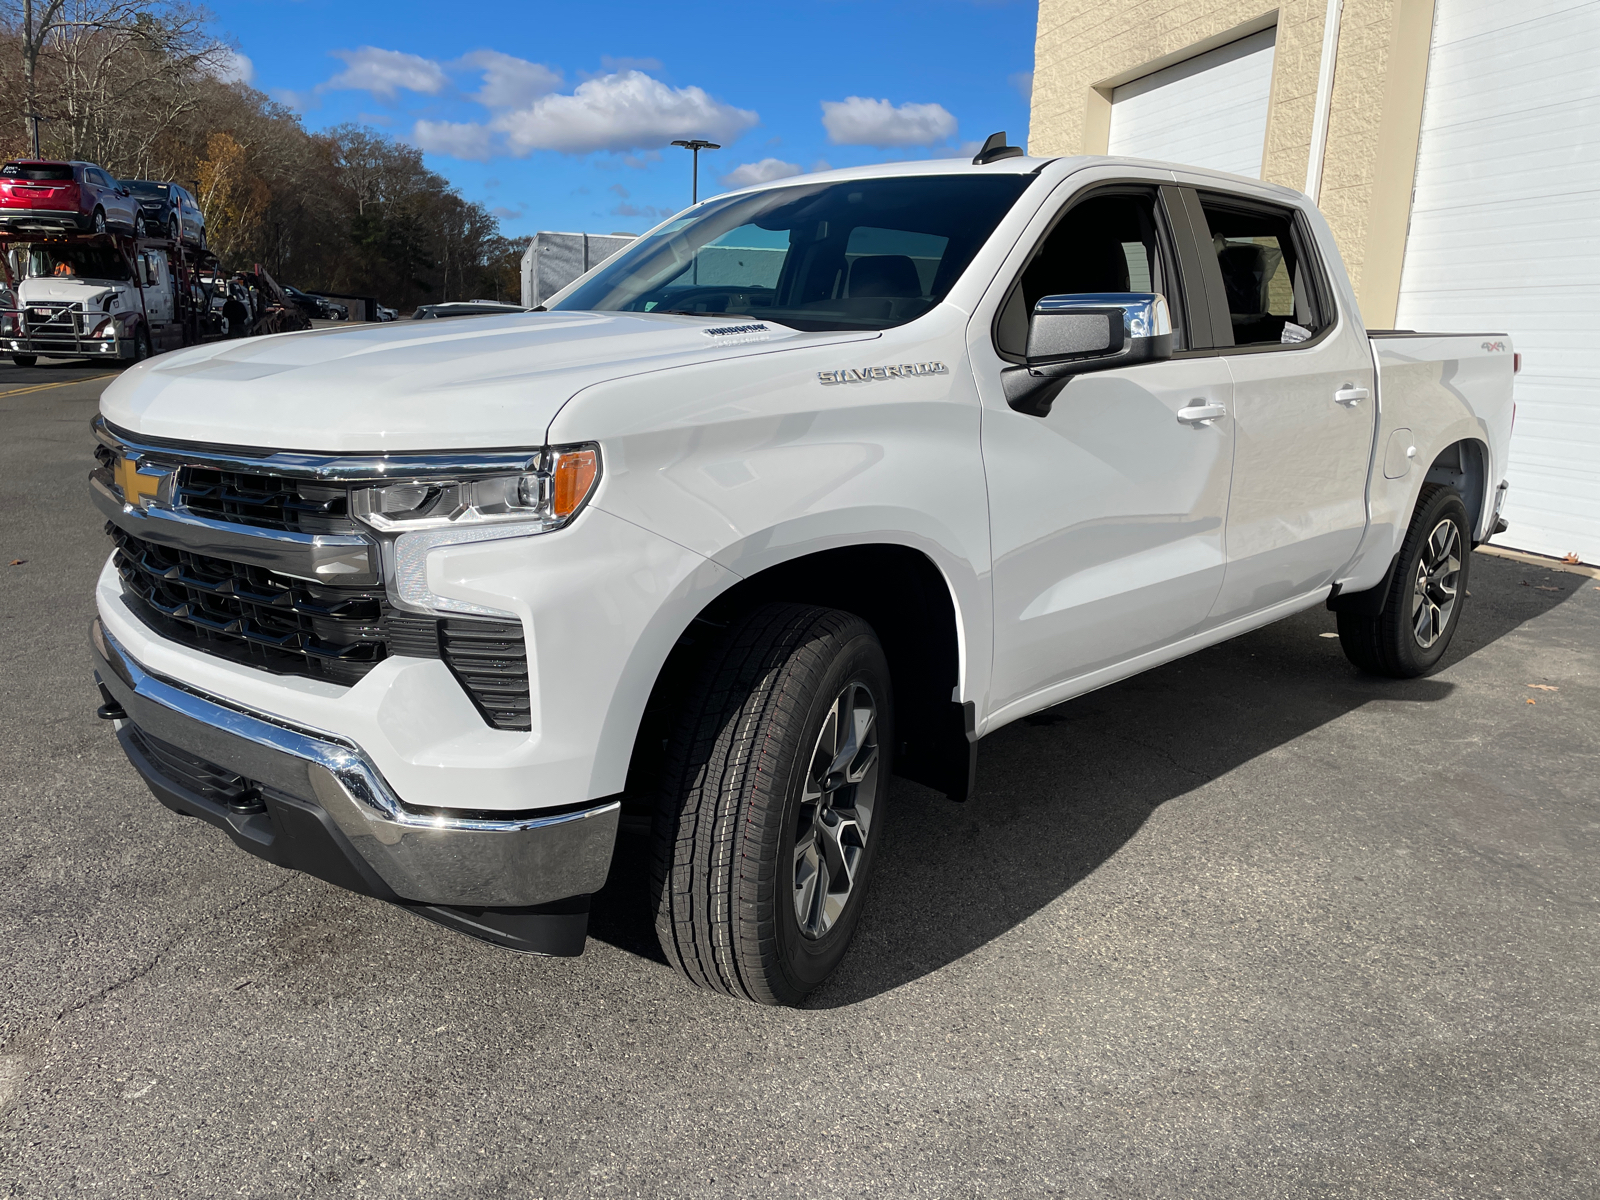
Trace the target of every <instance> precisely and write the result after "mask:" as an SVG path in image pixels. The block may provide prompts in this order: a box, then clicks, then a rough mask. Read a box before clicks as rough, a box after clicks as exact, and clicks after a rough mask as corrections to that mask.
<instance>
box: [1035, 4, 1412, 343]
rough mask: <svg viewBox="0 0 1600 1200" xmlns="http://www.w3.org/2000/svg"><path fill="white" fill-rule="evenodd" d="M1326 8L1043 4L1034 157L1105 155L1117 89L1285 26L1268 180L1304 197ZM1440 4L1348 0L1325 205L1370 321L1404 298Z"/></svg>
mask: <svg viewBox="0 0 1600 1200" xmlns="http://www.w3.org/2000/svg"><path fill="white" fill-rule="evenodd" d="M1326 15H1327V4H1326V0H1284V2H1283V3H1282V4H1280V5H1277V6H1270V7H1269V6H1266V5H1263V4H1262V3H1261V0H1133V2H1132V3H1121V2H1119V0H1040V4H1039V32H1038V41H1037V44H1036V47H1035V52H1034V76H1033V112H1032V122H1031V125H1030V130H1029V136H1028V142H1029V145H1028V149H1029V152H1030V153H1032V154H1040V155H1066V154H1104V153H1105V151H1106V145H1107V139H1108V136H1109V133H1110V126H1111V91H1112V89H1113V88H1115V87H1116V86H1117V85H1119V84H1123V83H1127V82H1129V81H1131V80H1134V79H1138V78H1140V77H1142V76H1144V75H1147V74H1149V73H1150V72H1151V71H1155V70H1159V69H1160V68H1162V67H1165V66H1170V65H1172V64H1173V63H1177V62H1181V61H1183V60H1184V59H1186V58H1190V57H1192V56H1194V55H1195V54H1200V53H1203V52H1204V51H1206V50H1210V49H1212V48H1214V47H1216V46H1221V45H1226V44H1227V43H1228V42H1231V41H1234V40H1236V39H1238V38H1240V37H1244V36H1245V35H1247V34H1250V33H1254V32H1256V31H1257V30H1260V29H1265V28H1267V27H1269V26H1273V25H1276V27H1277V46H1276V50H1275V51H1274V58H1273V72H1272V91H1271V98H1270V107H1269V110H1268V116H1267V134H1266V145H1265V147H1264V150H1263V156H1262V178H1263V179H1265V180H1267V181H1269V182H1271V183H1279V184H1284V185H1286V186H1288V187H1292V188H1297V189H1300V188H1304V187H1305V185H1306V168H1307V165H1308V161H1309V157H1310V149H1311V134H1312V123H1313V119H1314V115H1315V109H1316V96H1317V79H1318V74H1319V70H1320V67H1321V59H1322V41H1323V25H1324V21H1325V18H1326ZM1432 24H1433V0H1345V4H1344V9H1343V18H1342V20H1341V22H1340V29H1339V48H1338V57H1337V70H1336V72H1335V74H1334V86H1333V92H1332V103H1331V106H1330V110H1329V121H1328V135H1327V148H1326V151H1325V153H1324V156H1323V173H1322V187H1321V192H1320V196H1319V198H1318V199H1319V203H1320V204H1321V207H1322V209H1323V211H1324V213H1325V214H1326V215H1327V217H1328V222H1329V224H1330V225H1331V226H1332V227H1333V231H1334V234H1335V235H1336V236H1337V237H1338V239H1339V245H1340V250H1341V251H1342V253H1343V255H1344V259H1345V265H1346V267H1347V268H1348V270H1349V272H1350V277H1351V280H1352V282H1353V283H1354V284H1355V287H1356V294H1357V295H1358V296H1359V297H1360V299H1361V307H1362V315H1363V316H1364V318H1365V319H1366V321H1367V324H1368V325H1371V326H1374V327H1385V326H1390V325H1392V324H1393V322H1394V312H1395V303H1396V300H1397V298H1398V295H1399V287H1400V266H1401V260H1402V258H1403V255H1404V251H1405V232H1406V223H1407V218H1408V216H1409V211H1410V202H1411V183H1412V176H1413V173H1414V168H1415V163H1416V153H1417V132H1418V129H1419V128H1420V125H1421V119H1422V90H1423V83H1424V82H1425V80H1426V76H1427V62H1428V42H1429V34H1430V31H1431V29H1432Z"/></svg>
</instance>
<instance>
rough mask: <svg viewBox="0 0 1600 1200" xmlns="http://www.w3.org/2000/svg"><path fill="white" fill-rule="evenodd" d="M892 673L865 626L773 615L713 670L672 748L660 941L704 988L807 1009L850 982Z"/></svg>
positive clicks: (660, 820)
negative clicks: (842, 973)
mask: <svg viewBox="0 0 1600 1200" xmlns="http://www.w3.org/2000/svg"><path fill="white" fill-rule="evenodd" d="M893 744H894V731H893V696H892V694H891V692H890V686H889V667H888V662H887V660H886V659H885V658H884V654H883V649H882V647H881V646H880V645H879V644H878V639H877V635H876V634H874V633H873V631H872V629H871V627H870V626H868V625H867V624H866V622H864V621H862V620H861V619H860V618H859V617H855V616H852V615H850V614H849V613H843V612H839V611H837V610H832V609H825V608H815V607H811V606H807V605H799V604H771V605H766V606H763V607H762V608H759V609H756V610H755V611H753V612H752V613H750V614H749V615H748V616H746V617H744V618H743V619H741V620H740V621H738V622H736V623H735V624H734V626H733V627H732V628H731V629H729V630H728V632H727V634H726V636H725V637H724V638H723V640H722V641H721V642H720V644H719V645H718V646H717V648H716V649H715V650H713V651H712V653H711V654H710V656H709V658H708V660H707V662H706V663H705V664H704V666H703V667H702V669H701V672H700V674H699V677H698V679H697V681H696V683H695V684H694V686H693V687H692V688H691V689H690V691H689V694H688V696H687V697H686V699H685V703H684V705H683V710H682V716H681V717H680V720H679V724H678V727H677V730H676V733H675V736H674V738H673V739H672V740H671V742H670V743H669V746H668V752H667V753H668V757H667V764H666V770H665V773H664V780H663V787H662V790H661V793H660V799H659V801H658V805H657V811H656V818H655V850H654V855H653V859H652V871H651V874H652V880H651V882H652V886H653V890H654V894H655V896H656V933H657V935H658V936H659V938H660V940H661V947H662V950H663V951H664V952H665V953H666V956H667V961H668V962H670V963H672V965H673V966H674V967H675V968H677V970H678V972H679V974H681V975H682V976H683V977H684V978H685V979H687V980H688V981H689V982H690V983H693V984H695V985H696V986H697V987H702V988H706V989H707V990H710V991H715V992H721V993H722V994H724V995H728V996H734V997H738V998H740V999H745V1000H752V1001H754V1002H756V1003H758V1004H798V1003H799V1002H800V1001H801V1000H802V999H804V998H805V996H806V994H807V993H808V992H810V991H812V990H813V989H814V988H816V987H817V986H818V985H820V984H821V983H822V982H823V981H824V980H826V979H827V978H828V977H829V976H830V975H832V974H833V972H834V970H835V969H836V968H837V967H838V965H839V962H840V960H841V959H843V957H844V954H845V951H846V950H847V949H848V948H849V945H850V939H851V937H852V936H853V935H854V933H855V928H856V925H857V923H858V922H859V921H860V918H861V911H862V908H863V905H864V904H865V900H866V892H867V886H868V883H869V881H870V879H871V874H872V868H873V864H874V862H875V861H876V858H877V854H878V849H879V847H880V846H881V844H882V842H883V826H884V817H885V807H886V797H887V792H888V785H889V769H890V763H889V748H890V747H891V746H892V745H893Z"/></svg>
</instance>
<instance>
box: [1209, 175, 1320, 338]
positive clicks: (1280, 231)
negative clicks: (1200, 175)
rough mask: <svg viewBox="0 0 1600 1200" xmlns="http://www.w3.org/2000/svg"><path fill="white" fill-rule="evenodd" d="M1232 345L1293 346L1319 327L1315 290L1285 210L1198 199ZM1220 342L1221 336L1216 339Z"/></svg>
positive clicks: (1309, 336) (1310, 336) (1292, 224)
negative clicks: (1225, 304) (1223, 296)
mask: <svg viewBox="0 0 1600 1200" xmlns="http://www.w3.org/2000/svg"><path fill="white" fill-rule="evenodd" d="M1200 206H1201V208H1202V209H1204V210H1205V215H1206V224H1207V225H1208V226H1209V227H1210V234H1211V249H1212V252H1213V253H1214V254H1215V255H1216V256H1217V269H1218V270H1219V271H1220V272H1221V274H1222V287H1223V291H1224V292H1225V293H1226V294H1227V298H1228V316H1229V317H1230V319H1231V324H1232V326H1233V344H1234V345H1235V346H1263V345H1293V344H1295V343H1297V342H1304V341H1307V340H1309V339H1310V338H1313V337H1315V336H1316V335H1317V333H1318V332H1320V330H1321V329H1322V321H1321V318H1320V314H1319V312H1318V309H1317V303H1316V298H1317V289H1316V287H1315V286H1314V284H1313V282H1312V279H1311V276H1310V274H1309V271H1308V268H1307V264H1306V262H1305V261H1304V258H1303V256H1302V255H1301V254H1300V252H1299V249H1298V239H1297V238H1296V237H1295V234H1294V223H1293V220H1292V218H1291V217H1290V215H1289V214H1288V213H1285V212H1281V211H1278V210H1271V209H1257V208H1254V207H1250V208H1245V207H1238V208H1234V207H1230V206H1228V205H1227V204H1226V203H1222V202H1216V201H1212V200H1208V199H1202V200H1201V205H1200ZM1219 342H1220V339H1219Z"/></svg>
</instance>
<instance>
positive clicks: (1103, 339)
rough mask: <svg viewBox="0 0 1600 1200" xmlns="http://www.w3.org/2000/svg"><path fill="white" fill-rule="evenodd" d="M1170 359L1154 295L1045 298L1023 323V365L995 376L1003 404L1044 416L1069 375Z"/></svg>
mask: <svg viewBox="0 0 1600 1200" xmlns="http://www.w3.org/2000/svg"><path fill="white" fill-rule="evenodd" d="M1171 357H1172V313H1171V311H1170V310H1169V309H1168V308H1167V299H1166V297H1165V296H1162V295H1161V294H1160V293H1158V292H1090V293H1085V294H1082V295H1076V296H1046V297H1044V299H1042V300H1040V301H1039V303H1038V304H1036V305H1034V308H1033V315H1032V316H1031V317H1030V318H1029V319H1028V350H1027V362H1026V364H1024V365H1022V366H1017V367H1007V368H1005V369H1004V370H1002V371H1001V372H1000V382H1001V385H1002V386H1003V387H1004V389H1005V397H1006V403H1007V404H1009V405H1010V406H1011V407H1012V408H1014V409H1015V410H1016V411H1017V412H1020V413H1027V414H1028V415H1029V416H1033V417H1044V416H1048V415H1049V414H1050V406H1051V405H1052V404H1054V403H1055V399H1056V397H1057V396H1059V395H1060V394H1061V389H1062V388H1064V387H1066V386H1067V384H1068V383H1070V382H1072V377H1073V376H1074V375H1085V374H1087V373H1089V372H1090V371H1109V370H1111V369H1112V368H1114V367H1127V366H1132V365H1133V364H1135V363H1142V362H1160V361H1162V360H1164V359H1168V358H1171Z"/></svg>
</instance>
